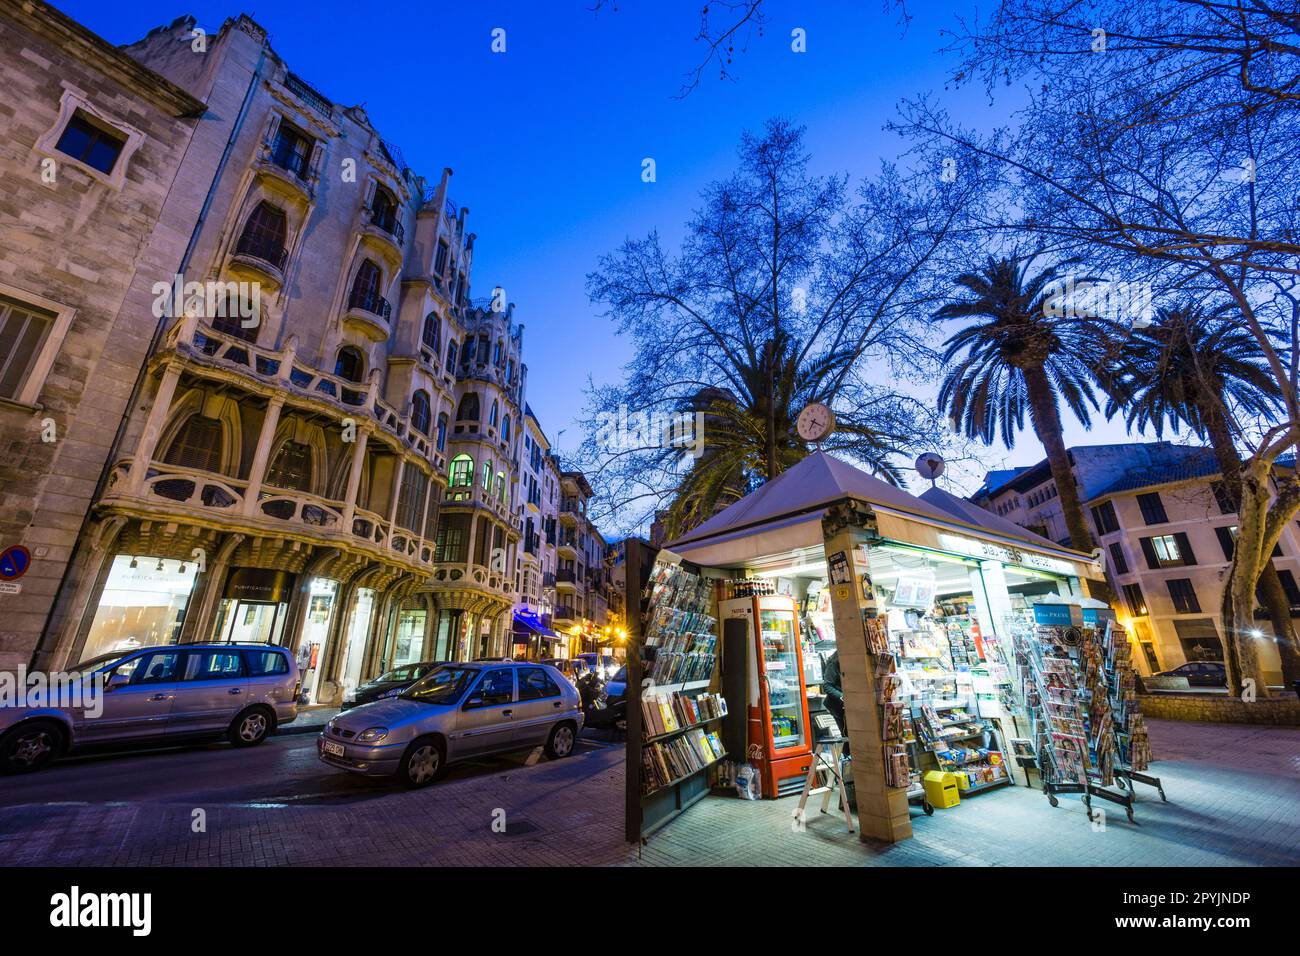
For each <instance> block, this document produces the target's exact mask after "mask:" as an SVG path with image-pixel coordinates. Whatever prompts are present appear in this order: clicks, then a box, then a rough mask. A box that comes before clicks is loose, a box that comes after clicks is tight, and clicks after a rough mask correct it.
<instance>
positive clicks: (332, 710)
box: [275, 707, 343, 736]
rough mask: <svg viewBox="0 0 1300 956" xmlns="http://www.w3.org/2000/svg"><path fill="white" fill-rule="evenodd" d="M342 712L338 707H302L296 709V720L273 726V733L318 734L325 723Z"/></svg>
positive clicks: (284, 734) (283, 734) (282, 734)
mask: <svg viewBox="0 0 1300 956" xmlns="http://www.w3.org/2000/svg"><path fill="white" fill-rule="evenodd" d="M342 712H343V711H342V710H341V709H340V708H338V707H304V708H302V709H301V710H299V711H298V718H297V720H295V721H294V722H293V723H291V724H283V725H282V726H279V727H277V728H275V733H276V734H279V735H281V736H286V735H292V734H318V733H320V732H321V731H322V730H324V729H325V725H326V724H328V723H329V722H330V721H331V720H333V719H334V718H335V717H337V716H338V715H339V714H341V713H342Z"/></svg>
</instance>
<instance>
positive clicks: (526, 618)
mask: <svg viewBox="0 0 1300 956" xmlns="http://www.w3.org/2000/svg"><path fill="white" fill-rule="evenodd" d="M510 631H511V633H512V634H513V635H514V637H515V641H514V643H516V644H518V643H522V642H521V641H520V638H523V640H531V639H532V638H534V637H540V638H542V640H546V641H560V640H563V638H562V637H560V635H558V634H556V633H555V632H554V631H552V630H551V629H550V628H549V627H547V626H546V625H545V624H543V623H542V619H541V618H540V617H538V616H537V615H536V614H533V613H532V612H531V611H515V613H514V620H513V621H512V622H511V625H510Z"/></svg>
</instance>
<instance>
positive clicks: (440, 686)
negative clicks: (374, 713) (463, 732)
mask: <svg viewBox="0 0 1300 956" xmlns="http://www.w3.org/2000/svg"><path fill="white" fill-rule="evenodd" d="M477 673H478V668H476V667H439V668H438V669H437V670H435V671H433V672H432V673H430V674H426V675H425V676H424V677H421V678H420V679H419V680H418V681H416V682H415V683H414V684H412V685H411V686H410V687H408V688H407V689H406V690H405V691H403V692H402V694H401V696H402V697H405V698H406V699H407V700H418V701H420V702H421V703H423V704H454V703H456V701H458V700H460V696H461V694H463V693H465V688H467V687H468V686H469V684H470V681H472V680H473V679H474V676H475V675H476V674H477Z"/></svg>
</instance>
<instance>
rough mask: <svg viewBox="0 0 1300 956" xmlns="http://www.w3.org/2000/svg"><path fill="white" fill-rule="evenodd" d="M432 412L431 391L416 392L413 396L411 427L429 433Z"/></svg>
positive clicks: (422, 433)
mask: <svg viewBox="0 0 1300 956" xmlns="http://www.w3.org/2000/svg"><path fill="white" fill-rule="evenodd" d="M431 418H432V412H431V411H430V410H429V393H428V392H425V391H419V392H416V393H415V395H414V396H412V398H411V427H412V428H414V429H415V430H416V431H417V432H419V433H420V434H421V435H426V436H427V435H428V434H429V422H430V420H431Z"/></svg>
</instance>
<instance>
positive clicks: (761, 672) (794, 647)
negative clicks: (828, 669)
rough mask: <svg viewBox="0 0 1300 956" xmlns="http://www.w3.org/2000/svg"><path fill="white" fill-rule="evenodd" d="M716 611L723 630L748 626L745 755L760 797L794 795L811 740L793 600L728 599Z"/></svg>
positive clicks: (731, 662) (775, 597)
mask: <svg viewBox="0 0 1300 956" xmlns="http://www.w3.org/2000/svg"><path fill="white" fill-rule="evenodd" d="M719 611H720V612H721V613H720V615H719V617H720V621H721V622H722V623H723V626H724V628H726V629H728V630H732V631H734V629H735V628H737V627H738V626H739V624H740V623H741V622H744V624H745V626H746V628H747V630H748V637H747V639H746V640H745V642H744V643H745V646H746V647H747V648H748V652H747V654H746V660H745V662H744V665H743V666H744V667H745V671H746V677H745V691H746V693H745V696H746V701H745V703H746V708H745V713H746V715H747V717H748V728H747V731H748V732H747V735H746V736H747V739H748V754H747V755H746V758H745V759H746V760H747V761H748V762H749V763H751V764H753V765H754V766H755V767H757V768H758V770H759V775H760V776H761V778H762V781H763V796H764V797H767V798H769V799H771V798H775V797H783V796H786V795H788V794H793V793H799V792H801V791H802V790H803V784H804V779H805V778H806V777H807V776H808V767H809V765H810V764H811V763H812V744H811V741H810V735H809V732H808V695H807V692H806V690H805V687H804V682H803V655H802V652H801V650H800V646H799V624H798V615H797V614H796V613H795V604H794V600H793V599H792V598H788V597H785V596H783V595H770V596H765V597H744V598H733V599H731V600H726V601H722V602H720V605H719ZM723 666H724V668H726V669H728V670H730V669H732V668H736V667H739V666H741V662H740V661H739V660H726V661H724V663H723ZM739 756H740V755H739V754H737V755H736V759H739Z"/></svg>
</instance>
